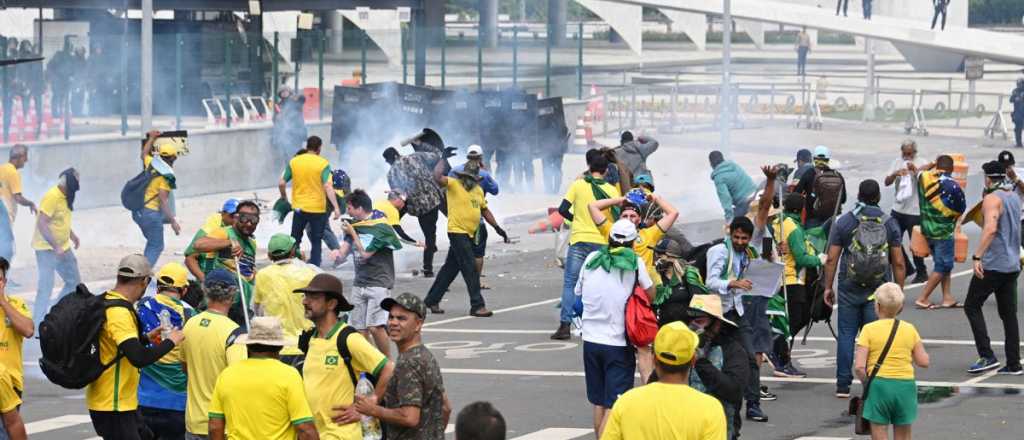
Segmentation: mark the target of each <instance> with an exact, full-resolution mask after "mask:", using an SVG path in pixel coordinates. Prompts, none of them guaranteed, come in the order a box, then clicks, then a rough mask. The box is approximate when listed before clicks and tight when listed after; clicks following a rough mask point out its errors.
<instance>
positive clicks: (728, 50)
mask: <svg viewBox="0 0 1024 440" xmlns="http://www.w3.org/2000/svg"><path fill="white" fill-rule="evenodd" d="M731 64H732V2H731V1H730V0H722V92H721V95H722V96H721V100H720V102H721V104H720V105H719V108H720V110H721V115H720V116H719V120H718V127H719V129H720V130H721V132H720V134H719V136H720V140H719V143H720V144H721V145H720V146H719V148H722V149H728V148H729V144H730V143H731V141H730V139H729V136H730V133H729V130H730V129H731V128H732V113H731V109H730V108H729V107H730V106H729V103H730V102H732V99H731V98H730V97H729V93H730V90H729V89H730V87H731V84H732V78H730V76H729V75H730V69H731Z"/></svg>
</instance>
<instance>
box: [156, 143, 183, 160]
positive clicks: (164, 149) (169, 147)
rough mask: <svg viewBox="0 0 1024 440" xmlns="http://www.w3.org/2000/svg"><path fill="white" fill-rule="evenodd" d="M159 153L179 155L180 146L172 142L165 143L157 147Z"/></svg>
mask: <svg viewBox="0 0 1024 440" xmlns="http://www.w3.org/2000/svg"><path fill="white" fill-rule="evenodd" d="M157 153H158V154H160V155H161V156H168V157H171V156H177V155H178V147H177V146H175V145H174V144H171V143H167V144H163V145H161V146H160V147H158V148H157Z"/></svg>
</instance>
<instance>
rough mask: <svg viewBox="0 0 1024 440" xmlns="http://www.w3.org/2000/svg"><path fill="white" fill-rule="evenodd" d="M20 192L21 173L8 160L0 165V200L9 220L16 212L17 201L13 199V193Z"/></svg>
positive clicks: (12, 219)
mask: <svg viewBox="0 0 1024 440" xmlns="http://www.w3.org/2000/svg"><path fill="white" fill-rule="evenodd" d="M20 193H21V174H19V173H18V169H17V168H15V167H14V164H12V163H10V162H7V163H5V164H3V165H0V201H3V202H4V207H5V208H7V214H8V215H10V217H11V222H13V221H14V217H15V216H17V214H18V203H17V202H15V201H14V195H15V194H20Z"/></svg>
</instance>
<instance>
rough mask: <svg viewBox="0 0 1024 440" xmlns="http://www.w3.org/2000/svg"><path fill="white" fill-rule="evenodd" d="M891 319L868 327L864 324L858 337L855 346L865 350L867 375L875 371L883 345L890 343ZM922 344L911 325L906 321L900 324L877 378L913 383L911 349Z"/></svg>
mask: <svg viewBox="0 0 1024 440" xmlns="http://www.w3.org/2000/svg"><path fill="white" fill-rule="evenodd" d="M892 324H893V320H892V319H879V320H877V321H875V322H872V323H870V324H865V325H864V328H862V329H861V330H860V336H858V337H857V345H859V346H861V347H867V348H868V368H867V371H868V374H871V370H873V369H874V368H875V362H878V356H881V355H882V349H883V348H885V341H887V340H889V333H892ZM918 342H921V335H919V334H918V333H917V328H915V327H914V324H911V323H909V322H907V321H900V328H899V329H897V330H896V338H894V339H893V340H892V347H891V348H889V354H887V355H885V361H883V362H882V368H881V369H880V370H878V377H884V378H887V379H913V378H914V347H915V346H916V345H917V343H918Z"/></svg>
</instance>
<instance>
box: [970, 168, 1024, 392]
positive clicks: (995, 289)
mask: <svg viewBox="0 0 1024 440" xmlns="http://www.w3.org/2000/svg"><path fill="white" fill-rule="evenodd" d="M982 170H983V171H984V172H985V190H984V192H985V197H984V199H983V200H982V205H981V215H982V217H983V218H984V226H983V229H982V233H981V241H980V242H978V248H977V249H976V250H975V251H974V256H973V257H972V259H973V260H974V277H973V278H971V284H970V286H969V287H968V288H967V301H966V302H965V304H964V312H965V313H966V314H967V320H968V321H969V322H970V323H971V333H973V334H974V345H975V347H976V348H977V349H978V356H979V359H978V361H977V362H975V363H974V365H971V366H970V368H968V369H967V372H968V373H971V374H980V373H982V372H985V371H988V370H991V369H995V368H998V367H999V361H998V360H997V359H996V355H995V352H993V351H992V344H991V342H990V341H989V337H988V329H987V328H986V324H985V315H984V313H983V312H982V310H981V307H982V306H983V305H984V304H985V302H986V301H987V300H988V297H989V295H991V294H993V293H994V294H995V296H996V307H997V309H998V310H999V318H1000V319H1001V320H1002V321H1003V334H1004V335H1005V337H1006V345H1005V347H1006V366H1005V367H1003V368H1000V369H999V371H998V373H999V374H1009V375H1014V376H1019V375H1022V374H1024V369H1021V364H1020V327H1019V325H1018V323H1017V277H1018V275H1020V240H1021V236H1020V232H1021V223H1020V220H1021V202H1020V198H1019V197H1017V195H1016V194H1014V193H1013V191H1011V188H1010V185H1007V182H1006V166H1005V165H1003V164H1001V163H999V162H988V163H986V164H985V165H983V166H982Z"/></svg>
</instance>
